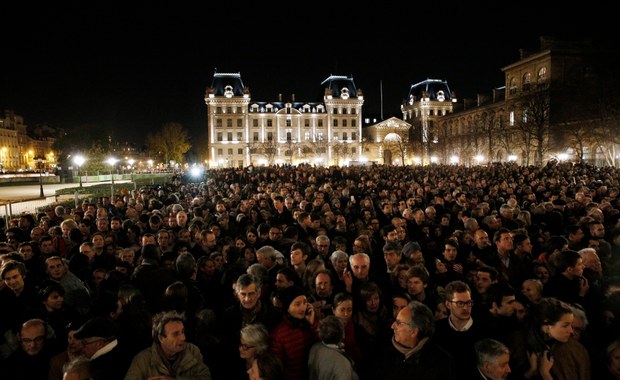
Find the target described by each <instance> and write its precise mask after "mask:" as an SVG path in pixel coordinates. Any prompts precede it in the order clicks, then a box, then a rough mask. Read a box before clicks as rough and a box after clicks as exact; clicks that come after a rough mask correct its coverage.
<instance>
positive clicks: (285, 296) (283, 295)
mask: <svg viewBox="0 0 620 380" xmlns="http://www.w3.org/2000/svg"><path fill="white" fill-rule="evenodd" d="M305 295H306V292H304V290H303V289H302V288H300V287H299V286H296V285H293V286H289V287H288V288H284V289H281V290H280V291H279V292H278V298H279V299H280V302H281V303H282V310H283V311H284V312H285V313H286V311H287V310H288V307H289V306H290V305H291V303H292V302H293V300H294V299H295V298H297V297H299V296H305Z"/></svg>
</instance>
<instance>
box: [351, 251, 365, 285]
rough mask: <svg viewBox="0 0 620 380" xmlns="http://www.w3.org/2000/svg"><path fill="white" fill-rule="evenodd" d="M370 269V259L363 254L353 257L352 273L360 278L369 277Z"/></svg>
mask: <svg viewBox="0 0 620 380" xmlns="http://www.w3.org/2000/svg"><path fill="white" fill-rule="evenodd" d="M369 271H370V261H369V260H366V258H364V257H361V256H353V257H352V258H351V273H352V274H353V276H355V277H357V278H358V279H360V280H365V279H367V278H368V272H369Z"/></svg>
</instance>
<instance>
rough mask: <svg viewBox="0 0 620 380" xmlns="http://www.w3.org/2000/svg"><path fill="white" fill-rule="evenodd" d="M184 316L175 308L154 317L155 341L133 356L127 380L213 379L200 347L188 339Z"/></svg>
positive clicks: (153, 333) (153, 332) (153, 331)
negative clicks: (187, 340)
mask: <svg viewBox="0 0 620 380" xmlns="http://www.w3.org/2000/svg"><path fill="white" fill-rule="evenodd" d="M184 320H185V318H184V317H183V315H182V314H179V313H177V312H176V311H165V312H161V313H158V314H156V315H155V316H154V317H153V330H152V335H153V345H152V346H151V347H149V348H145V349H144V350H142V351H140V353H138V355H136V356H135V357H134V358H133V360H132V361H131V365H130V366H129V369H128V370H127V375H126V376H125V380H134V379H139V380H146V379H169V378H173V379H175V378H177V379H182V378H188V379H202V380H210V379H211V372H210V370H209V367H207V365H206V364H204V362H203V357H202V354H201V353H200V349H199V348H198V347H197V346H196V345H194V344H192V343H189V342H186V341H185V327H184V325H183V322H184Z"/></svg>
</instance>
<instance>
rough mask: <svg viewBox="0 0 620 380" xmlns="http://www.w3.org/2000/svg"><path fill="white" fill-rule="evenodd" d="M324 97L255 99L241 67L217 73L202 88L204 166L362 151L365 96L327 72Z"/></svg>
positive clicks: (343, 159)
mask: <svg viewBox="0 0 620 380" xmlns="http://www.w3.org/2000/svg"><path fill="white" fill-rule="evenodd" d="M321 86H322V87H323V89H324V96H323V101H322V102H303V101H302V102H299V101H296V100H295V96H294V95H292V96H291V99H290V100H289V101H284V100H283V99H282V96H280V97H279V99H278V100H277V101H253V100H252V98H251V94H250V91H249V89H248V87H245V86H244V85H243V81H242V79H241V74H240V73H215V74H214V75H213V82H212V84H211V86H210V87H209V88H207V91H206V93H205V104H206V105H207V114H208V119H207V129H208V136H209V137H208V139H209V141H208V151H209V154H208V161H207V162H208V166H209V167H211V168H219V167H241V166H249V165H268V164H269V165H272V164H291V165H298V164H302V163H309V164H314V165H326V166H329V165H344V164H346V163H348V162H349V161H351V160H360V159H361V157H362V106H363V104H364V97H363V94H362V91H361V89H358V88H357V87H356V86H355V83H354V81H353V78H351V77H346V76H337V75H331V76H329V77H328V78H327V79H325V80H324V81H323V82H322V83H321Z"/></svg>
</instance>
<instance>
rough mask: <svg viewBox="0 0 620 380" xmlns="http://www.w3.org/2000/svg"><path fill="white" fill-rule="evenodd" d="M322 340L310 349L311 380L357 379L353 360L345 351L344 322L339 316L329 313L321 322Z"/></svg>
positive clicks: (309, 367) (309, 369) (309, 370)
mask: <svg viewBox="0 0 620 380" xmlns="http://www.w3.org/2000/svg"><path fill="white" fill-rule="evenodd" d="M319 338H320V339H321V341H320V342H317V343H315V344H314V345H313V346H312V348H311V349H310V355H309V358H308V372H309V379H310V380H328V379H339V380H357V379H359V376H358V375H357V373H356V372H355V370H354V369H353V364H354V363H353V361H352V360H351V358H350V357H349V356H348V355H347V354H346V353H345V351H344V346H343V344H342V340H343V339H344V324H343V323H342V320H340V319H339V318H338V317H336V316H333V315H329V316H327V317H325V318H323V319H322V320H321V321H320V322H319Z"/></svg>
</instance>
